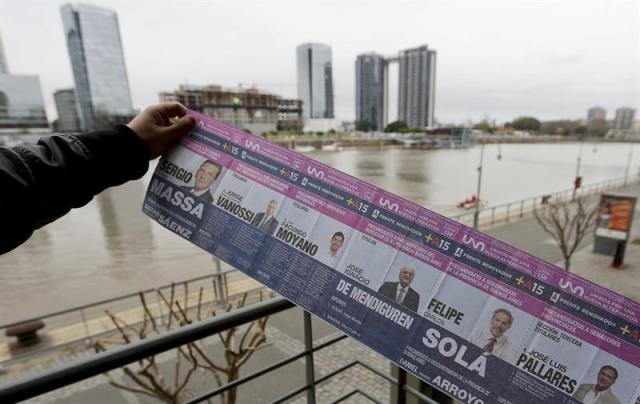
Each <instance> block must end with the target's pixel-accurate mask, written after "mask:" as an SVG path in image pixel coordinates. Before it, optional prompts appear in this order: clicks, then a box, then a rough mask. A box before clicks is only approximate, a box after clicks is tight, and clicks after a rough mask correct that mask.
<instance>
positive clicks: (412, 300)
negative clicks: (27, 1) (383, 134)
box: [143, 111, 640, 404]
mask: <svg viewBox="0 0 640 404" xmlns="http://www.w3.org/2000/svg"><path fill="white" fill-rule="evenodd" d="M189 114H191V115H192V116H194V117H195V118H196V120H197V121H198V124H197V126H196V128H195V129H194V130H193V131H192V132H191V133H190V134H189V135H188V136H186V137H185V138H183V139H182V140H181V141H180V143H179V144H178V145H177V146H176V147H175V148H174V149H173V150H172V151H171V152H170V153H169V154H168V155H167V156H165V157H164V158H163V159H162V160H161V161H160V162H159V164H158V167H157V169H156V171H155V173H154V175H153V177H152V179H151V183H150V185H149V188H148V190H147V194H146V198H145V201H144V207H143V211H144V212H145V213H146V214H147V215H148V216H150V217H151V218H153V219H154V220H156V221H158V222H159V223H160V224H161V225H163V226H164V227H166V228H168V229H170V230H171V231H173V232H175V233H177V234H179V235H180V236H182V237H183V238H185V239H187V240H189V241H191V242H192V243H194V244H195V245H197V246H198V247H200V248H202V249H204V250H206V251H208V252H210V253H211V254H214V255H216V256H218V257H219V258H221V259H222V260H224V261H226V262H228V263H229V264H231V265H232V266H234V267H236V268H238V269H239V270H240V271H242V272H244V273H245V274H247V275H249V276H251V277H252V278H255V279H257V280H258V281H260V282H261V283H263V284H264V285H266V286H267V287H269V288H271V289H273V290H275V291H277V292H278V293H280V294H282V295H283V296H285V297H286V298H287V299H289V300H291V301H292V302H294V303H296V304H298V305H299V306H301V307H303V308H304V309H306V310H308V311H309V312H311V313H313V314H315V315H316V316H318V317H320V318H321V319H323V320H325V321H327V322H328V323H330V324H331V325H333V326H334V327H336V328H337V329H339V330H341V331H343V332H344V333H346V334H348V335H349V336H351V337H353V338H354V339H356V340H358V341H360V342H361V343H363V344H365V345H367V346H368V347H370V348H371V349H373V350H375V351H377V352H379V353H380V354H382V355H384V356H385V357H387V358H388V359H389V360H391V361H393V362H395V363H396V364H397V365H398V366H400V367H402V368H404V369H406V370H408V371H409V372H411V373H413V374H415V375H416V376H418V377H419V378H421V379H422V380H424V381H425V382H427V383H428V384H430V385H432V386H434V387H437V388H438V389H440V390H443V391H445V392H447V393H449V394H450V395H451V396H453V397H455V398H456V399H458V400H460V401H462V402H464V403H518V404H520V403H540V402H545V403H576V402H582V400H584V399H585V397H587V398H588V399H591V398H592V397H591V396H589V395H593V394H594V392H595V390H594V389H593V386H594V385H596V384H600V386H606V385H609V386H610V387H609V388H608V389H607V390H605V391H603V392H600V393H599V395H598V398H599V399H607V400H610V401H604V402H607V403H615V402H621V403H633V402H635V401H636V400H637V398H638V395H639V394H640V372H639V366H640V341H639V340H640V327H639V314H640V306H639V305H638V304H637V303H635V302H633V301H630V300H629V299H626V298H624V297H623V296H621V295H619V294H616V293H614V292H612V291H609V290H606V289H604V288H602V287H600V286H598V285H595V284H593V283H591V282H589V281H586V280H584V279H582V278H580V277H578V276H575V275H572V274H570V273H567V272H566V271H564V270H562V269H560V268H558V267H556V266H554V265H551V264H549V263H547V262H544V261H542V260H540V259H538V258H536V257H533V256H531V255H529V254H527V253H525V252H523V251H520V250H518V249H516V248H514V247H511V246H509V245H507V244H505V243H503V242H501V241H499V240H496V239H494V238H491V237H489V236H487V235H485V234H482V233H480V232H478V231H475V230H473V229H471V228H469V227H466V226H464V225H462V224H460V223H457V222H455V221H453V220H451V219H448V218H446V217H443V216H441V215H439V214H437V213H434V212H432V211H430V210H428V209H425V208H423V207H421V206H418V205H416V204H414V203H411V202H409V201H407V200H405V199H402V198H400V197H398V196H396V195H393V194H391V193H389V192H386V191H384V190H382V189H380V188H378V187H376V186H374V185H371V184H369V183H366V182H364V181H362V180H359V179H357V178H354V177H352V176H349V175H347V174H345V173H342V172H340V171H338V170H335V169H333V168H331V167H329V166H326V165H324V164H322V163H319V162H317V161H315V160H313V159H311V158H309V157H306V156H303V155H301V154H298V153H295V152H293V151H290V150H288V149H285V148H282V147H279V146H277V145H274V144H271V143H269V142H267V141H265V140H263V139H260V138H258V137H256V136H253V135H251V134H248V133H245V132H243V131H241V130H238V129H236V128H233V127H231V126H229V125H226V124H223V123H221V122H219V121H216V120H213V119H210V118H208V117H205V116H204V115H201V114H198V113H196V112H192V111H189ZM207 177H208V178H207ZM211 180H213V183H212V185H210V186H209V187H208V189H204V190H202V189H199V188H202V185H203V184H207V183H209V182H211ZM198 184H199V185H198ZM612 383H613V384H612ZM600 394H601V395H600ZM615 400H617V401H615Z"/></svg>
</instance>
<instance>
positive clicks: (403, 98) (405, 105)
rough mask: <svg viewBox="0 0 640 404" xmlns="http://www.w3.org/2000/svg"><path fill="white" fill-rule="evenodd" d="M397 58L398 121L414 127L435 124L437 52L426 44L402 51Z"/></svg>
mask: <svg viewBox="0 0 640 404" xmlns="http://www.w3.org/2000/svg"><path fill="white" fill-rule="evenodd" d="M398 59H399V63H400V78H399V84H398V120H400V121H404V122H405V123H406V124H407V126H409V127H411V128H424V127H426V126H431V125H433V124H434V123H435V122H434V108H435V84H436V51H434V50H429V49H428V47H427V46H426V45H423V46H419V47H417V48H412V49H406V50H403V51H401V52H400V54H399V56H398Z"/></svg>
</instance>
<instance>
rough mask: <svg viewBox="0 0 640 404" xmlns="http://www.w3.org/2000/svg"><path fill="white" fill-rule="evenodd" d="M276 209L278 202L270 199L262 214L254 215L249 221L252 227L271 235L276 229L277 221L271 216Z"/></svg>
mask: <svg viewBox="0 0 640 404" xmlns="http://www.w3.org/2000/svg"><path fill="white" fill-rule="evenodd" d="M277 209H278V201H276V200H275V199H272V200H270V201H269V203H268V204H267V208H266V209H265V211H264V212H259V213H256V215H255V216H254V217H253V220H252V221H251V225H252V226H256V227H257V228H258V229H260V230H262V231H263V232H265V233H267V234H270V235H271V234H273V232H275V231H276V228H277V227H278V221H277V220H276V218H275V217H273V214H274V213H275V211H276V210H277Z"/></svg>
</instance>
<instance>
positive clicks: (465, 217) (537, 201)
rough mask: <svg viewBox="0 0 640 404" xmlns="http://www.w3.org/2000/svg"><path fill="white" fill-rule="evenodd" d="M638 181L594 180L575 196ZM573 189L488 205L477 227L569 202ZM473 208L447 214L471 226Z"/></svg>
mask: <svg viewBox="0 0 640 404" xmlns="http://www.w3.org/2000/svg"><path fill="white" fill-rule="evenodd" d="M638 181H640V175H629V176H628V177H621V178H614V179H611V180H606V181H601V182H596V183H594V184H590V185H585V186H582V187H580V188H578V190H577V191H576V197H586V196H591V195H597V194H600V193H602V192H607V191H612V190H614V189H619V188H622V187H625V186H627V185H630V184H632V183H636V182H638ZM573 192H574V189H573V188H570V189H565V190H562V191H557V192H552V193H549V194H545V195H539V196H534V197H531V198H525V199H519V200H517V201H513V202H508V203H503V204H500V205H495V206H488V207H484V208H481V209H480V213H479V224H480V226H479V227H481V228H482V227H483V226H491V225H494V224H496V223H501V222H510V221H512V220H515V219H523V218H524V217H526V216H527V215H530V214H533V211H534V210H535V209H536V208H537V207H540V206H542V205H544V204H545V203H548V202H569V201H571V199H572V198H573ZM474 215H475V210H474V209H470V210H469V211H468V212H465V213H460V214H458V215H453V216H449V217H450V218H451V219H453V220H456V221H458V222H460V223H463V224H466V225H468V226H471V225H472V223H473V217H474Z"/></svg>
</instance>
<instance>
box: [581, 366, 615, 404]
mask: <svg viewBox="0 0 640 404" xmlns="http://www.w3.org/2000/svg"><path fill="white" fill-rule="evenodd" d="M616 379H618V370H617V369H616V368H614V367H613V366H611V365H605V366H603V367H601V368H600V371H599V372H598V376H596V380H595V384H581V385H580V387H578V390H576V392H575V393H573V398H575V399H578V400H582V402H583V403H585V404H620V400H618V397H616V395H615V394H613V392H612V391H611V386H613V385H614V383H615V382H616Z"/></svg>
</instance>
